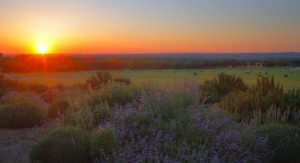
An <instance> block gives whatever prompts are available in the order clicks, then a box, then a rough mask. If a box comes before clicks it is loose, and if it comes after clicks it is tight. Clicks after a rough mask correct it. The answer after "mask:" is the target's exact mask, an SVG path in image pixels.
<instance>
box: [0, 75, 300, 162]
mask: <svg viewBox="0 0 300 163" xmlns="http://www.w3.org/2000/svg"><path fill="white" fill-rule="evenodd" d="M1 81H2V82H1V83H2V85H0V88H1V92H2V94H1V100H0V101H1V107H0V117H1V118H0V127H1V128H24V127H32V126H37V125H40V124H41V123H43V121H45V120H52V121H57V122H58V123H59V125H58V127H57V129H55V130H53V131H51V132H49V133H46V134H45V135H44V136H42V137H41V138H40V139H39V140H38V141H37V142H36V144H34V146H33V147H32V150H31V153H30V158H31V161H32V162H72V163H73V162H74V163H76V162H193V161H194V162H297V161H298V160H300V157H299V155H298V153H299V151H300V137H299V134H300V128H299V127H300V119H299V117H300V116H299V115H300V114H299V111H300V110H299V108H300V90H299V89H293V90H283V86H282V85H281V84H280V83H277V82H276V80H275V79H274V78H273V77H267V76H264V75H261V76H259V77H258V78H257V80H256V81H255V82H254V83H253V84H251V85H249V84H246V83H245V82H244V80H243V79H242V78H239V77H236V76H234V75H227V74H224V73H220V74H219V75H218V76H217V77H216V78H214V79H211V80H207V81H205V82H204V83H203V84H200V81H199V80H175V81H174V82H172V83H171V84H170V85H168V86H162V85H161V84H158V83H153V82H148V83H144V84H138V85H137V84H133V83H132V82H131V80H130V79H126V78H114V76H113V75H112V74H110V73H109V72H98V73H97V74H96V75H95V76H93V77H91V78H89V79H88V80H87V82H86V84H77V85H74V86H68V87H66V86H62V85H57V86H54V87H46V86H43V85H28V84H24V83H19V82H16V81H12V80H7V79H5V78H4V77H3V78H2V79H1ZM17 86H18V89H16V87H17ZM4 88H5V89H4ZM5 115H11V116H5ZM12 117H14V118H12ZM33 117H35V118H33ZM20 122H22V123H20ZM18 123H20V124H18ZM25 124H26V125H25Z"/></svg>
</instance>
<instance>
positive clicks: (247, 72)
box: [5, 67, 300, 90]
mask: <svg viewBox="0 0 300 163" xmlns="http://www.w3.org/2000/svg"><path fill="white" fill-rule="evenodd" d="M96 72H97V71H76V72H55V73H46V74H43V73H7V74H5V75H6V77H7V78H10V79H17V80H20V81H23V82H25V83H38V84H44V85H47V86H53V85H57V84H63V85H73V84H78V83H85V81H86V79H87V78H89V77H90V76H92V75H94V74H95V73H96ZM110 72H111V74H112V75H113V76H115V77H120V78H130V79H131V81H132V82H133V83H135V84H140V83H145V82H148V81H154V82H157V83H159V84H162V85H164V84H168V83H170V82H173V81H174V80H181V79H192V80H198V81H200V83H203V82H204V81H205V80H211V79H213V78H214V77H216V76H217V75H218V74H220V73H222V72H224V73H226V74H230V75H236V76H238V77H241V78H242V79H243V80H244V81H245V83H247V84H250V85H251V84H254V83H255V82H256V78H257V76H258V75H259V74H261V75H264V76H274V78H275V81H278V82H280V83H282V84H283V87H284V89H285V90H287V89H293V88H300V84H299V83H300V71H299V70H293V69H291V68H289V67H278V68H247V67H241V68H213V69H165V70H111V71H110ZM285 75H287V76H286V77H285Z"/></svg>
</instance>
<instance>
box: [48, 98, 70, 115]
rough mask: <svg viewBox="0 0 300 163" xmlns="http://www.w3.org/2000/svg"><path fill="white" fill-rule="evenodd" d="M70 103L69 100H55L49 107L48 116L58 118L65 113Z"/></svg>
mask: <svg viewBox="0 0 300 163" xmlns="http://www.w3.org/2000/svg"><path fill="white" fill-rule="evenodd" d="M69 105H70V103H69V101H67V100H60V101H57V102H54V103H53V104H51V105H50V107H49V109H48V117H50V118H57V117H58V116H59V115H62V114H64V113H65V111H66V109H67V108H68V107H69Z"/></svg>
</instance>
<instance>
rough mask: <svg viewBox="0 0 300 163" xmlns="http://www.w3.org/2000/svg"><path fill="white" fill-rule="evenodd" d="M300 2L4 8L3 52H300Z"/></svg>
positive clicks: (157, 0) (116, 2)
mask: <svg viewBox="0 0 300 163" xmlns="http://www.w3.org/2000/svg"><path fill="white" fill-rule="evenodd" d="M299 15H300V1H299V0H285V1H282V0H251V1H249V0H227V1H222V0H201V1H200V0H189V1H184V0H152V1H147V0H101V1H97V0H85V1H84V0H73V1H69V0H66V1H60V0H52V1H46V0H39V1H36V0H26V1H22V0H1V1H0V21H1V30H0V36H1V40H0V52H1V53H4V54H20V53H37V52H42V51H45V52H46V51H47V50H48V53H62V54H72V53H73V54H74V53H75V54H78V53H84V54H98V53H183V52H184V53H195V52H197V53H243V52H300V46H299V43H300V30H299V29H300V17H299Z"/></svg>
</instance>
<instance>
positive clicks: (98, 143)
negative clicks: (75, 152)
mask: <svg viewBox="0 0 300 163" xmlns="http://www.w3.org/2000/svg"><path fill="white" fill-rule="evenodd" d="M114 132H115V131H114V129H113V128H107V129H100V130H97V131H94V132H92V135H91V141H90V142H91V143H90V151H91V152H90V153H91V156H92V158H94V159H104V158H105V157H110V155H111V154H112V153H113V149H114V148H115V145H116V135H115V133H114Z"/></svg>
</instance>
